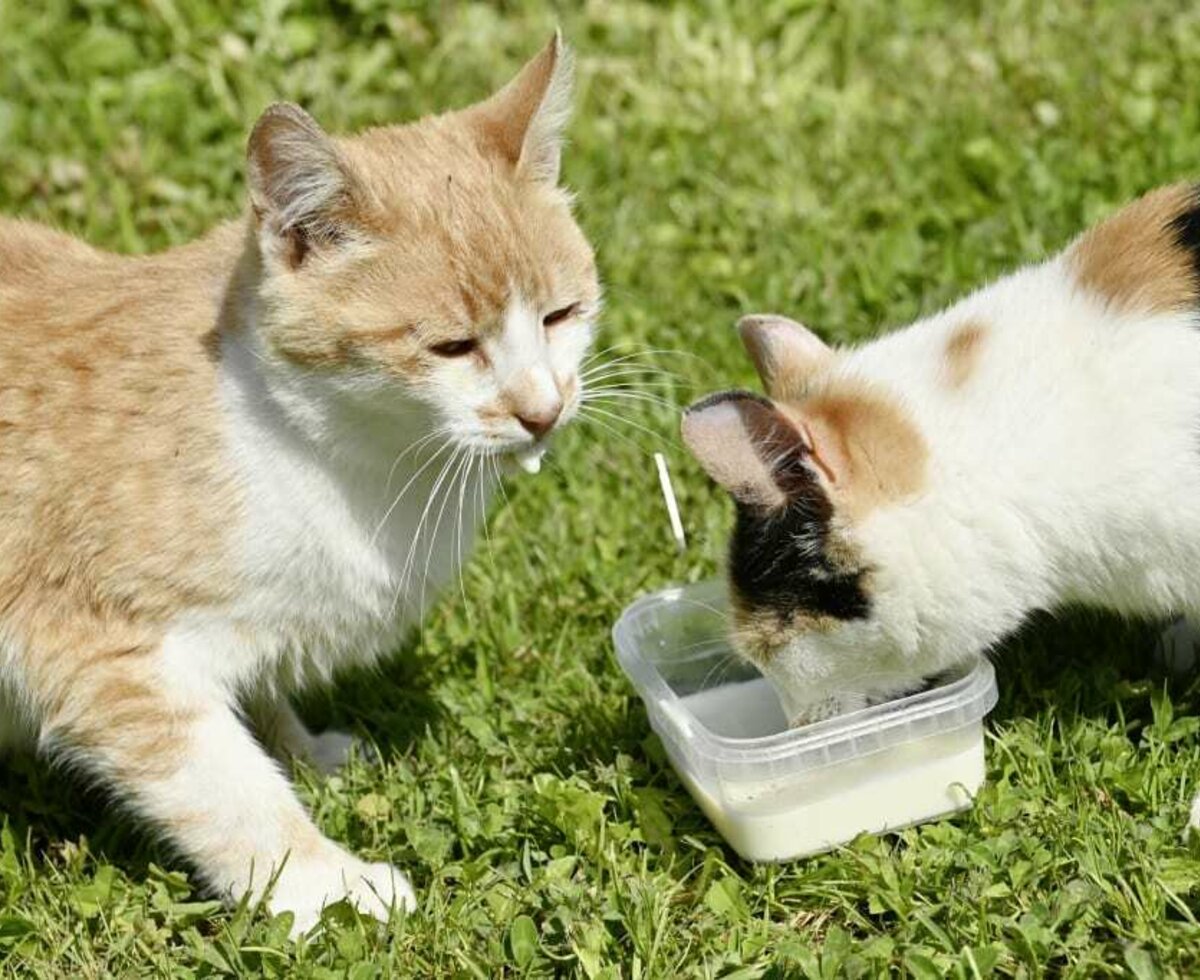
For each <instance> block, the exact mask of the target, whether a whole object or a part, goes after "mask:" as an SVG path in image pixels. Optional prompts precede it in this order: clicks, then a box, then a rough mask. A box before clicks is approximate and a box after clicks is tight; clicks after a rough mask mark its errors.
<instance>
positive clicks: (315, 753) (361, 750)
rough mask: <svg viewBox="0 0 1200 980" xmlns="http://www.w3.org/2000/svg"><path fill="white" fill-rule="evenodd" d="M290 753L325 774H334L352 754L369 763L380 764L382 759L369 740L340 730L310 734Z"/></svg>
mask: <svg viewBox="0 0 1200 980" xmlns="http://www.w3.org/2000/svg"><path fill="white" fill-rule="evenodd" d="M289 754H290V755H291V756H292V757H293V758H299V759H300V761H302V762H303V763H305V764H306V765H309V766H312V767H313V769H315V770H316V771H317V772H319V773H320V774H321V775H323V776H332V775H333V774H334V773H335V772H337V771H338V770H339V769H341V768H342V767H343V766H345V765H346V764H347V763H348V762H349V761H350V756H351V755H355V756H357V757H358V759H359V760H360V761H362V762H366V763H367V764H369V765H378V764H379V762H380V761H381V760H380V757H379V752H378V751H377V750H376V749H375V747H374V746H373V745H371V744H370V743H369V742H364V741H362V740H361V739H357V738H355V737H354V736H353V735H348V734H347V733H346V732H338V731H328V732H321V734H319V735H309V736H308V737H307V738H306V739H305V740H304V744H303V745H302V746H293V747H292V748H291V749H290V750H289Z"/></svg>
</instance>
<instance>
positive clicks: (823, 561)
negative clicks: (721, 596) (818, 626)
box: [729, 453, 871, 620]
mask: <svg viewBox="0 0 1200 980" xmlns="http://www.w3.org/2000/svg"><path fill="white" fill-rule="evenodd" d="M776 482H777V483H778V484H779V486H780V487H781V488H782V489H783V490H784V492H785V493H787V494H788V499H789V503H788V505H787V506H786V507H784V508H781V509H778V510H767V509H764V508H760V507H754V506H748V505H746V504H740V503H739V504H738V505H737V521H736V523H735V525H734V529H733V538H732V540H731V541H730V548H729V572H730V580H731V583H732V585H733V588H734V590H735V592H736V593H737V595H738V597H739V598H740V599H741V600H742V602H743V603H744V604H745V605H746V606H747V607H748V608H750V609H762V608H764V607H765V608H768V609H770V610H772V611H773V612H775V613H776V614H777V615H778V616H779V617H780V618H781V619H784V620H790V619H791V618H792V617H793V616H795V615H796V614H798V613H805V614H808V615H825V616H831V617H833V618H834V619H863V618H865V617H866V616H867V615H868V614H869V612H870V607H871V603H870V599H869V597H868V596H867V593H866V590H865V588H864V577H865V570H864V569H856V570H853V571H848V570H847V569H845V568H842V567H840V566H839V565H836V564H834V563H833V562H831V561H830V560H829V558H828V557H827V555H826V550H827V547H828V543H829V524H830V520H831V519H832V517H833V506H832V505H831V504H830V503H829V499H828V497H826V495H825V492H824V490H823V489H822V488H821V486H820V485H819V484H818V483H817V479H816V477H815V476H814V475H813V473H812V472H811V470H809V469H808V467H806V466H804V464H803V460H802V458H801V456H800V454H799V453H793V454H791V456H790V457H789V458H787V459H785V460H783V461H782V462H781V463H780V464H779V466H778V467H777V469H776Z"/></svg>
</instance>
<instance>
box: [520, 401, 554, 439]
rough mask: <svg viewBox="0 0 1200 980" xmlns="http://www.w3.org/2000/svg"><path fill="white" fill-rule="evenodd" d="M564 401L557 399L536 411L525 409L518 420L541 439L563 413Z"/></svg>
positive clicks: (532, 434) (527, 430)
mask: <svg viewBox="0 0 1200 980" xmlns="http://www.w3.org/2000/svg"><path fill="white" fill-rule="evenodd" d="M562 409H563V405H562V401H561V400H560V399H555V401H554V402H553V404H550V405H547V406H545V408H542V409H539V410H538V411H536V412H530V411H525V412H521V413H520V414H518V415H517V421H518V422H520V423H521V426H522V427H523V428H524V429H525V431H526V432H528V433H529V434H530V435H531V436H533V437H534V438H535V439H541V438H542V437H543V436H544V435H545V434H546V433H547V432H549V431H550V430H551V429H553V428H554V423H555V422H557V421H558V417H559V416H560V415H561V414H562Z"/></svg>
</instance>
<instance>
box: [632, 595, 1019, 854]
mask: <svg viewBox="0 0 1200 980" xmlns="http://www.w3.org/2000/svg"><path fill="white" fill-rule="evenodd" d="M727 628H728V620H727V617H726V599H725V587H724V584H723V583H720V582H706V583H702V584H700V585H690V586H682V587H676V588H670V589H665V590H663V591H662V592H656V593H654V594H652V595H648V596H644V597H642V598H641V599H638V600H637V601H636V602H634V603H633V604H632V605H631V606H629V608H628V609H626V610H625V612H624V613H623V614H622V616H621V618H620V620H618V622H617V624H616V626H615V627H614V628H613V641H614V643H615V644H616V650H617V658H618V660H619V661H620V663H621V667H622V668H623V669H624V671H625V673H626V674H628V675H629V679H630V680H631V681H633V684H634V686H635V687H636V688H637V690H638V693H639V694H640V695H641V697H642V700H643V701H644V702H645V703H646V711H647V712H648V713H649V716H650V724H651V726H653V728H654V731H655V732H656V733H657V734H658V736H659V738H660V739H662V743H663V745H664V746H665V747H666V750H667V754H668V755H669V756H670V759H671V763H672V764H673V765H674V767H675V770H676V771H677V772H678V773H679V776H680V778H681V779H682V780H683V782H684V784H685V785H686V786H687V787H688V789H689V790H690V791H691V794H692V796H694V797H695V798H696V802H697V803H699V804H700V807H701V809H703V810H704V812H705V813H706V814H707V815H708V818H709V819H710V820H711V821H712V822H713V824H714V825H715V826H716V828H717V829H718V830H719V831H720V832H721V835H722V836H723V837H724V838H725V839H726V840H727V841H728V842H729V843H730V845H731V846H732V847H733V849H734V850H735V851H737V852H738V853H739V854H740V855H742V857H744V858H747V859H749V860H751V861H784V860H787V859H789V858H795V857H803V856H805V855H809V854H817V853H820V852H821V851H827V850H829V849H831V848H833V847H836V846H837V845H839V844H843V843H845V842H847V841H849V840H852V839H853V838H854V837H856V836H857V835H858V834H860V833H864V832H867V833H877V832H880V831H885V830H897V829H899V828H901V827H906V826H909V825H911V824H915V823H921V822H924V821H926V820H932V819H933V818H935V817H939V816H942V815H944V814H947V813H953V812H956V811H958V810H962V809H964V808H966V807H968V806H970V805H971V801H972V799H973V797H974V795H975V793H976V792H977V791H978V790H979V788H980V787H981V786H982V785H983V781H984V758H983V718H984V716H985V715H986V714H987V713H988V712H989V711H990V710H991V709H992V707H993V706H994V705H995V703H996V678H995V673H994V672H993V670H992V666H991V664H990V663H989V662H988V661H987V660H986V659H983V658H976V659H974V660H972V661H970V662H968V663H967V664H965V665H964V666H963V667H962V668H961V669H960V670H959V671H957V672H952V673H951V674H948V675H946V676H945V677H943V678H940V679H939V681H938V682H937V683H936V684H935V685H934V686H932V687H931V688H929V689H928V690H925V691H922V692H921V693H919V694H913V695H910V696H908V697H904V698H900V699H898V700H896V701H891V702H888V703H887V704H880V705H875V706H873V707H870V708H865V709H863V710H861V711H855V712H851V713H849V714H846V715H842V716H840V717H837V718H832V719H829V720H827V721H822V722H818V723H817V724H814V725H807V726H804V727H802V728H795V729H789V728H788V727H787V720H786V718H785V717H784V714H783V710H782V709H781V708H780V706H779V701H778V699H777V698H776V697H775V694H774V691H773V690H772V689H771V686H770V685H769V683H768V682H767V681H766V679H765V678H763V677H762V675H761V674H759V673H758V672H757V671H756V670H755V669H754V668H753V666H751V665H750V664H747V663H746V662H744V661H742V660H741V659H740V658H738V657H737V656H736V654H734V653H733V651H732V650H731V649H730V647H729V644H728V642H727V639H726V632H727Z"/></svg>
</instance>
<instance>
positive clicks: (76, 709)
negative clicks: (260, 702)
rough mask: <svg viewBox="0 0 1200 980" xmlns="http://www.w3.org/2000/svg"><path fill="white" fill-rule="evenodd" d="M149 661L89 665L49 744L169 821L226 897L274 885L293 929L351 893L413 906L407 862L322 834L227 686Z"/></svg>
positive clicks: (160, 821)
mask: <svg viewBox="0 0 1200 980" xmlns="http://www.w3.org/2000/svg"><path fill="white" fill-rule="evenodd" d="M186 653H187V654H188V655H190V656H192V657H197V658H198V657H201V656H202V654H203V653H204V651H201V650H188V651H186ZM94 662H95V661H94ZM100 662H101V663H103V662H104V661H103V658H100ZM195 662H196V661H195V660H193V661H192V663H195ZM200 662H203V661H200ZM150 666H151V665H150V664H149V663H146V662H143V661H142V659H141V656H139V655H136V654H126V655H122V656H115V657H113V658H111V666H107V667H105V669H103V670H102V669H100V668H99V667H90V668H89V669H88V670H86V671H83V670H81V671H79V672H78V674H77V676H76V678H75V679H74V681H73V684H72V689H71V690H69V691H67V692H65V693H66V694H67V697H66V698H65V699H63V700H62V701H61V702H60V703H61V704H62V705H63V708H62V710H60V711H59V712H57V713H56V716H54V717H51V718H49V719H47V722H48V725H47V727H46V729H45V738H44V739H43V742H44V744H45V745H46V747H47V748H48V749H50V750H51V751H55V750H57V752H58V753H59V754H62V755H65V756H66V757H67V758H68V759H70V760H71V761H72V762H75V763H78V764H81V765H83V766H85V767H86V768H87V769H88V770H90V771H91V772H93V773H94V774H96V775H97V776H98V777H100V779H101V780H102V781H103V782H104V783H105V784H106V785H108V786H109V787H110V788H111V789H113V790H114V791H115V792H116V793H117V794H118V795H120V796H121V797H122V798H123V799H124V800H126V801H127V802H128V803H129V804H130V805H131V807H132V808H133V809H134V810H135V811H136V812H137V813H139V814H140V815H142V816H143V817H145V818H146V819H147V820H149V821H150V822H151V823H152V824H153V825H154V826H156V827H157V828H159V829H160V830H162V831H163V832H164V833H165V834H166V836H167V838H168V839H169V840H170V842H171V844H172V845H173V846H174V847H175V848H177V849H178V850H179V851H180V852H182V854H183V855H184V856H185V857H186V858H188V859H189V860H190V861H191V862H192V863H193V864H194V865H195V867H196V869H197V870H198V871H199V873H200V875H201V877H202V878H203V879H204V881H205V882H206V884H208V885H209V886H210V887H211V888H212V889H213V891H215V892H216V893H217V895H218V896H219V897H221V898H223V899H225V900H226V901H231V902H232V901H236V900H238V899H239V898H241V897H242V896H243V895H246V894H249V895H250V896H251V897H253V898H256V899H257V898H259V897H262V896H263V895H264V894H266V893H267V892H268V889H269V892H270V893H269V895H268V897H267V906H268V908H269V909H270V910H271V911H272V912H274V913H280V912H283V911H291V912H293V913H294V914H295V923H294V927H293V932H294V934H299V933H301V932H304V931H307V930H308V929H309V928H311V927H312V926H313V925H314V924H316V923H317V922H318V920H319V917H320V913H321V909H322V908H323V907H324V906H325V905H326V904H328V903H330V902H336V901H339V900H341V899H343V898H346V899H349V900H350V901H351V902H353V903H354V904H355V905H356V906H358V907H359V908H360V909H361V910H362V911H363V912H366V913H368V914H371V915H374V916H376V917H377V918H380V919H385V920H386V919H387V917H388V915H389V914H390V911H391V910H392V908H393V907H395V908H400V909H410V908H413V907H414V906H415V898H414V895H413V891H412V888H411V887H410V885H409V883H408V881H407V879H406V878H405V877H404V875H403V874H402V873H401V872H400V871H399V870H397V869H396V868H394V867H392V866H391V865H389V864H385V863H374V864H370V863H367V862H365V861H362V860H359V859H358V858H356V857H355V856H354V855H353V854H351V853H349V852H348V851H346V850H345V849H344V848H342V847H339V846H338V845H337V844H335V843H333V842H332V841H330V840H328V839H326V838H325V837H324V836H322V834H321V832H320V831H319V830H318V829H317V827H316V826H315V825H314V824H313V822H312V820H311V819H310V818H309V816H308V814H307V813H306V812H305V810H304V807H303V806H302V805H301V803H300V801H299V800H298V799H297V797H296V795H295V793H294V792H293V790H292V787H291V785H290V783H289V782H288V780H287V779H286V778H285V777H284V774H283V772H282V771H281V770H280V768H279V766H278V764H277V763H276V762H275V761H274V760H272V759H271V758H270V756H269V755H267V753H266V752H265V751H264V750H263V749H262V747H261V746H260V745H259V743H258V742H257V740H255V739H254V737H253V736H252V735H251V733H250V732H249V730H248V729H247V728H246V727H245V725H243V723H242V721H241V719H240V717H239V715H238V713H237V711H236V710H235V708H234V706H233V705H232V704H230V703H228V702H227V701H226V700H225V698H224V697H223V696H222V693H223V692H219V691H217V690H216V689H215V686H214V689H211V690H206V685H205V684H204V683H203V679H202V678H198V677H195V676H193V677H192V678H191V682H190V683H179V681H180V680H181V678H177V677H170V678H168V677H167V676H165V675H167V674H168V671H163V670H161V669H149V668H150ZM159 666H160V667H161V665H159ZM114 667H115V669H114ZM84 674H85V675H86V676H85V677H83V678H80V677H79V675H84ZM168 679H169V680H171V681H172V683H170V684H168V683H165V681H166V680H168ZM273 878H274V884H273V886H272V884H271V882H272V879H273Z"/></svg>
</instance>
